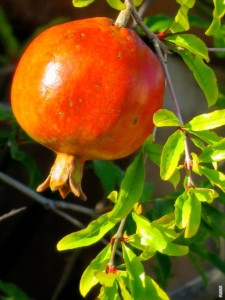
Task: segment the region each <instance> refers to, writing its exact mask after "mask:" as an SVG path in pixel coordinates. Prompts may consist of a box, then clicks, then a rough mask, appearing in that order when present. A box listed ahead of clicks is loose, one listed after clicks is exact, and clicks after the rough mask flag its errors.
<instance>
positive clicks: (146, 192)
mask: <svg viewBox="0 0 225 300" xmlns="http://www.w3.org/2000/svg"><path fill="white" fill-rule="evenodd" d="M152 192H153V183H152V182H150V183H145V184H144V188H143V193H142V195H141V198H140V200H139V203H145V202H147V201H148V200H149V199H150V197H151V194H152Z"/></svg>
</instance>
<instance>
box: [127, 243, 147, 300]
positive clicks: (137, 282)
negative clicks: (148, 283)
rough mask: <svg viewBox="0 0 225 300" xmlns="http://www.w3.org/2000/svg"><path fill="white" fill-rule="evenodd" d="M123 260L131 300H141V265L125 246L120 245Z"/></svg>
mask: <svg viewBox="0 0 225 300" xmlns="http://www.w3.org/2000/svg"><path fill="white" fill-rule="evenodd" d="M122 249H123V259H124V261H125V264H126V268H127V272H128V275H129V285H130V290H131V296H132V299H133V300H143V298H144V295H145V271H144V267H143V265H142V263H141V262H140V260H139V259H138V258H137V256H136V255H135V254H134V252H133V251H132V250H131V249H130V248H128V247H127V246H126V245H125V244H123V245H122Z"/></svg>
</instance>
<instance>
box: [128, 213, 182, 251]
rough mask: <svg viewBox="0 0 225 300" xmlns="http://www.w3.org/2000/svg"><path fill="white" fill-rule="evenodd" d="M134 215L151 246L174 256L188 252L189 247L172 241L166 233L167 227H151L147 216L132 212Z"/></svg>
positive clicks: (144, 237) (143, 236)
mask: <svg viewBox="0 0 225 300" xmlns="http://www.w3.org/2000/svg"><path fill="white" fill-rule="evenodd" d="M132 217H133V219H134V221H135V222H136V224H137V227H138V230H139V231H140V234H141V235H142V238H143V239H145V240H146V242H148V244H149V246H150V247H152V248H154V249H156V250H157V251H159V252H161V253H164V254H167V255H172V256H182V255H186V254H187V253H188V248H187V247H185V246H180V245H175V244H172V243H171V242H170V238H168V236H167V235H166V234H165V233H164V231H165V228H163V230H162V231H160V230H158V229H157V228H154V227H151V223H150V222H149V221H148V220H147V219H146V218H145V217H143V216H139V215H137V214H135V213H132Z"/></svg>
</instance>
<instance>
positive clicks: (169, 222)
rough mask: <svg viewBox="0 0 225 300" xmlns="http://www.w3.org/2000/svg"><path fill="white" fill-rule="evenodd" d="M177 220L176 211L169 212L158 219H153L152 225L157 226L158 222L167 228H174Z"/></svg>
mask: <svg viewBox="0 0 225 300" xmlns="http://www.w3.org/2000/svg"><path fill="white" fill-rule="evenodd" d="M175 223H176V221H175V214H174V212H172V213H169V214H167V215H165V216H163V217H161V218H159V219H158V220H155V221H153V222H152V223H151V224H152V226H155V224H158V225H160V226H162V227H165V228H174V225H175Z"/></svg>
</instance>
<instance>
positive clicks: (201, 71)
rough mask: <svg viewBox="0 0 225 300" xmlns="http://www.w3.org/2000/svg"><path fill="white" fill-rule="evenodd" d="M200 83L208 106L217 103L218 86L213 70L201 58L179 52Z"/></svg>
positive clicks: (185, 52)
mask: <svg viewBox="0 0 225 300" xmlns="http://www.w3.org/2000/svg"><path fill="white" fill-rule="evenodd" d="M177 53H179V54H180V55H181V56H182V58H183V60H184V62H185V63H186V64H187V66H188V67H189V69H190V70H191V71H192V72H193V75H194V77H195V79H196V81H197V82H198V84H199V86H200V88H201V89H202V90H203V92H204V94H205V96H206V99H207V102H208V106H212V105H213V104H215V103H216V101H217V98H218V86H217V80H216V76H215V74H214V72H213V70H212V69H211V68H209V67H208V66H207V65H206V64H205V63H204V62H203V60H202V59H201V58H200V57H195V56H193V55H192V53H191V52H190V51H184V50H183V51H182V50H180V51H177Z"/></svg>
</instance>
